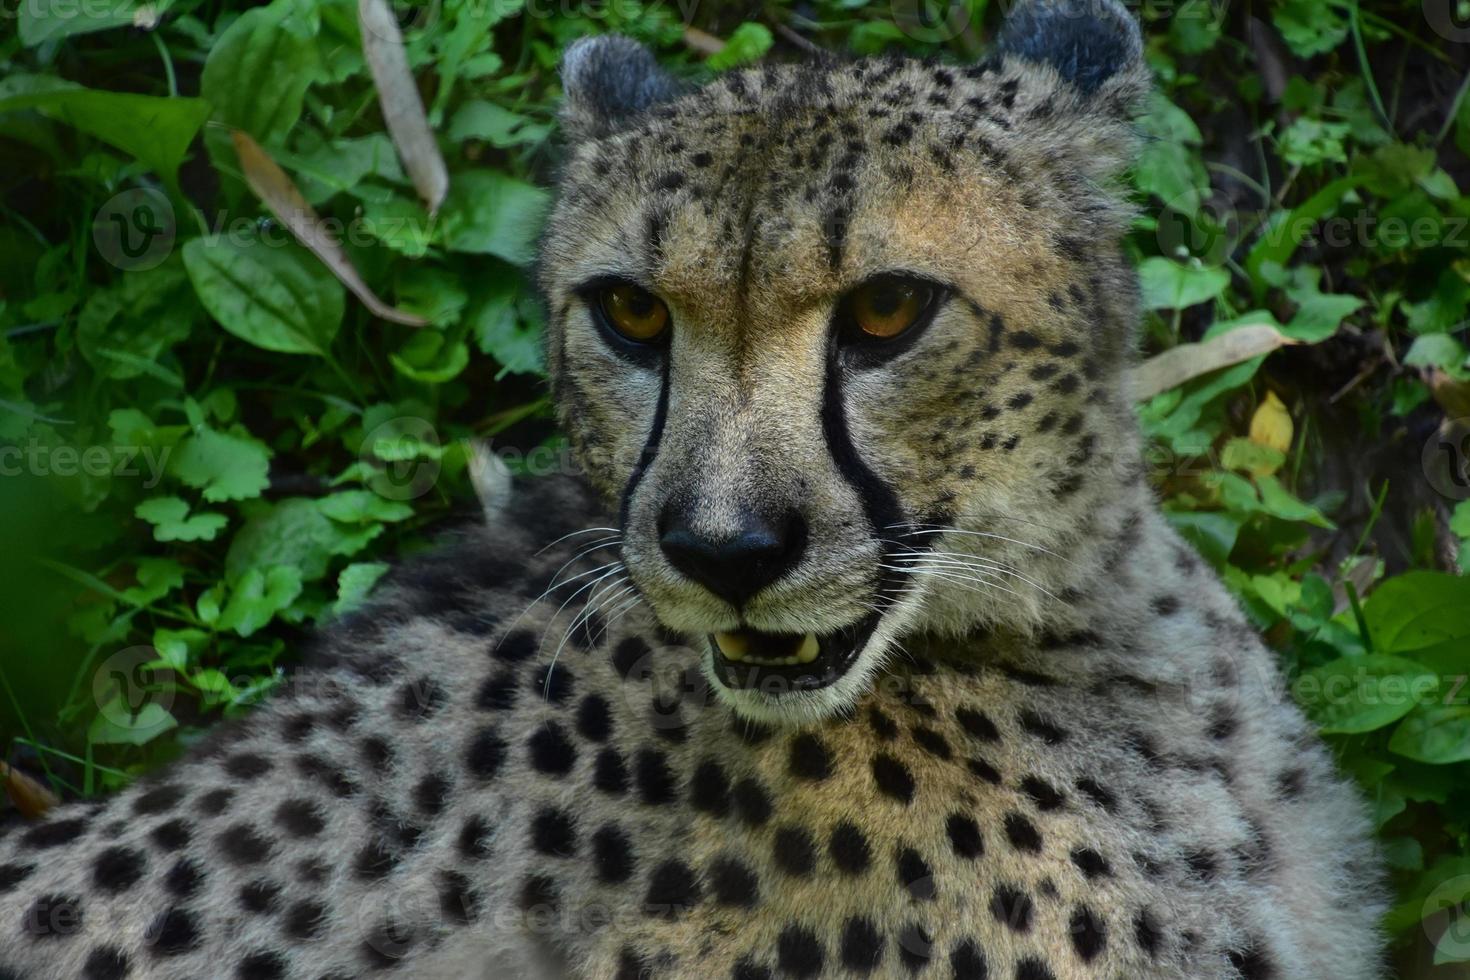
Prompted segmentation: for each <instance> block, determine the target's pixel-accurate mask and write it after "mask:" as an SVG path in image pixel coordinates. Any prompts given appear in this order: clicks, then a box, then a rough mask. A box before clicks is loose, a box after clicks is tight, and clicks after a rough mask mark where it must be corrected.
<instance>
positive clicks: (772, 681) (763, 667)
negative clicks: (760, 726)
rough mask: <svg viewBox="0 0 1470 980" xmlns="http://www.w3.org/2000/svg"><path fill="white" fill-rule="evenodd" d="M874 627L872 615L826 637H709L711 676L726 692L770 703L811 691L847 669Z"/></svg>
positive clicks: (756, 633)
mask: <svg viewBox="0 0 1470 980" xmlns="http://www.w3.org/2000/svg"><path fill="white" fill-rule="evenodd" d="M877 625H878V615H877V614H876V613H875V614H873V615H871V616H868V617H867V618H865V619H862V620H859V621H858V622H856V623H853V624H852V625H851V626H846V627H844V628H842V629H839V630H834V631H833V632H831V633H826V634H822V635H820V636H819V635H817V634H815V633H805V634H795V633H764V632H761V631H760V630H737V631H733V632H727V633H715V634H713V635H711V636H710V653H711V656H712V657H713V659H714V665H715V671H714V672H715V676H716V677H717V678H718V679H719V681H720V683H722V684H724V685H725V686H726V687H729V688H740V689H744V690H755V691H760V692H761V693H763V694H767V695H770V696H773V697H779V696H780V695H782V694H788V693H794V692H797V691H815V690H819V689H820V688H824V687H828V686H830V685H831V684H834V683H836V682H837V680H838V679H839V678H841V677H842V676H843V675H844V674H846V673H847V672H848V671H849V670H850V669H852V666H853V664H855V663H856V662H857V659H858V655H859V654H860V653H862V651H863V648H864V647H866V646H867V644H868V639H869V637H871V636H872V634H873V629H874V627H876V626H877Z"/></svg>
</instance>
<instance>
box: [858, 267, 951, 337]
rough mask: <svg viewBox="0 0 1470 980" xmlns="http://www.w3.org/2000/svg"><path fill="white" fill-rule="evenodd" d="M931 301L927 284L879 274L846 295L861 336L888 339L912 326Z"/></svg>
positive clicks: (930, 293)
mask: <svg viewBox="0 0 1470 980" xmlns="http://www.w3.org/2000/svg"><path fill="white" fill-rule="evenodd" d="M933 300H934V287H933V286H930V285H928V284H927V283H923V282H920V281H918V280H915V279H900V278H898V277H897V276H882V277H880V278H878V279H873V280H870V281H869V282H866V283H863V285H861V286H859V287H858V288H857V289H854V290H853V291H852V292H851V293H850V294H848V298H847V309H848V313H849V314H850V315H851V317H852V322H853V324H854V325H856V326H857V328H858V329H859V330H861V331H862V333H863V335H864V336H867V337H872V338H875V339H877V340H889V339H891V338H893V337H897V336H898V335H899V334H901V333H903V332H904V331H905V330H907V329H908V328H909V327H912V326H913V325H914V323H915V322H916V321H917V320H918V319H919V317H920V316H922V315H923V313H924V311H925V310H927V309H928V308H929V304H930V303H931V302H933Z"/></svg>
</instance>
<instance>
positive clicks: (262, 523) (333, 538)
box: [225, 497, 383, 582]
mask: <svg viewBox="0 0 1470 980" xmlns="http://www.w3.org/2000/svg"><path fill="white" fill-rule="evenodd" d="M382 532H383V525H382V524H378V523H372V524H365V525H363V526H361V527H351V526H348V525H345V524H341V523H338V522H336V521H333V520H332V519H331V518H329V517H328V516H327V515H326V514H324V513H322V510H321V508H320V507H319V506H318V502H317V501H315V500H309V499H307V498H305V497H290V498H287V499H285V500H282V501H280V502H279V503H274V504H264V503H261V504H256V505H254V506H253V507H252V508H251V510H250V513H249V516H248V518H247V520H246V522H245V525H244V526H243V527H242V528H240V530H239V531H237V532H235V537H234V538H233V539H232V540H231V541H230V550H229V552H228V554H226V556H225V575H226V577H227V578H228V579H229V580H230V581H232V582H235V581H239V580H240V578H241V577H242V576H243V575H245V574H246V573H247V572H248V571H249V570H250V569H252V568H265V567H268V566H270V565H291V566H292V567H294V568H297V569H299V570H300V572H301V580H302V581H303V582H314V581H316V580H318V579H320V578H321V577H322V576H324V575H326V573H327V565H328V563H329V562H330V561H331V559H332V558H333V557H335V556H337V555H353V554H356V553H357V552H359V551H361V550H362V549H363V548H365V547H367V545H368V543H369V542H371V541H372V540H373V539H374V538H376V537H377V536H378V535H379V534H381V533H382Z"/></svg>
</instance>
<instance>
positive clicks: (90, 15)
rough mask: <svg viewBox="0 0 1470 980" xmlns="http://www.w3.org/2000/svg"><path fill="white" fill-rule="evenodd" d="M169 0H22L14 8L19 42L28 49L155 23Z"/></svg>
mask: <svg viewBox="0 0 1470 980" xmlns="http://www.w3.org/2000/svg"><path fill="white" fill-rule="evenodd" d="M169 6H170V3H169V0H160V2H159V3H156V4H154V3H147V2H138V0H111V2H109V3H105V4H99V3H83V2H81V0H24V2H22V3H20V4H18V5H17V7H16V20H17V26H18V27H19V29H20V41H21V43H22V44H24V45H25V46H26V47H28V48H34V47H36V46H38V45H41V44H45V43H46V42H47V41H59V40H61V39H63V38H68V37H75V36H76V35H78V34H91V33H94V32H96V31H105V30H110V29H112V28H114V27H140V28H143V29H145V30H147V29H149V28H151V27H153V26H154V25H156V24H157V23H158V22H159V20H161V19H162V17H163V14H164V13H166V12H167V11H168V8H169Z"/></svg>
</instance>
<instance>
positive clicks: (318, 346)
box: [184, 236, 345, 355]
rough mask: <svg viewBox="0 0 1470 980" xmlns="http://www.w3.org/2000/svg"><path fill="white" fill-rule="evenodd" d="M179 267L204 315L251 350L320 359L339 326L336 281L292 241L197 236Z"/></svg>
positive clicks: (341, 306)
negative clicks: (192, 285)
mask: <svg viewBox="0 0 1470 980" xmlns="http://www.w3.org/2000/svg"><path fill="white" fill-rule="evenodd" d="M184 266H185V268H187V269H188V270H189V278H190V280H191V281H192V282H193V283H194V291H195V292H196V293H197V294H198V295H199V300H200V302H202V303H203V304H204V308H205V309H206V310H208V311H209V313H210V315H211V316H213V317H214V318H215V319H216V320H217V321H219V324H220V326H222V327H224V328H225V329H226V330H228V331H229V332H230V333H232V334H234V335H235V336H237V337H239V338H240V339H241V340H245V341H248V342H249V343H252V344H254V345H255V346H257V347H263V348H265V349H266V350H273V351H277V352H280V353H283V354H317V355H325V354H326V352H327V349H328V348H329V347H330V346H331V344H332V339H333V338H334V337H335V336H336V335H337V329H338V328H339V327H340V326H341V325H342V314H343V310H344V304H345V299H344V297H343V290H342V284H341V283H340V282H338V281H337V279H336V277H335V276H333V275H332V273H331V271H330V270H328V269H327V267H326V266H324V265H322V264H321V263H320V262H318V261H317V260H316V258H315V257H314V256H313V255H312V254H311V253H310V252H308V251H306V249H304V248H302V247H301V246H299V245H297V244H296V243H294V242H286V241H277V242H266V241H265V240H263V239H259V238H245V239H241V240H236V238H235V236H217V237H211V238H195V239H191V240H190V241H189V242H188V243H187V244H186V245H185V246H184Z"/></svg>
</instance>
